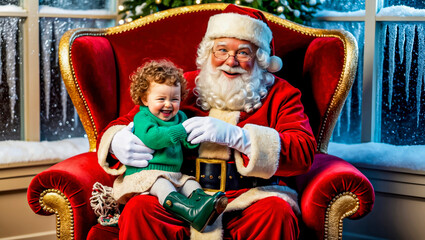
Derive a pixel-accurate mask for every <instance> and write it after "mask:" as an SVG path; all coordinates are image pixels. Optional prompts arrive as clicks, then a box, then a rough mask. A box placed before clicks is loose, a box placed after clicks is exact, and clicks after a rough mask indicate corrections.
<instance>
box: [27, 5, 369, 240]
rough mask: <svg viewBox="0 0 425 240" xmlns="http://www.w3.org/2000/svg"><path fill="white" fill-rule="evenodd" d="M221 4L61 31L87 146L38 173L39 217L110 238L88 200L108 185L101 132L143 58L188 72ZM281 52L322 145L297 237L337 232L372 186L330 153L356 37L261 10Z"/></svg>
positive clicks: (65, 230)
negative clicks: (100, 159) (100, 154)
mask: <svg viewBox="0 0 425 240" xmlns="http://www.w3.org/2000/svg"><path fill="white" fill-rule="evenodd" d="M225 7H226V4H206V5H197V6H190V7H184V8H176V9H171V10H167V11H163V12H159V13H155V14H153V15H150V16H147V17H144V18H141V19H138V20H136V21H133V22H131V23H129V24H125V25H121V26H118V27H112V28H107V29H74V30H71V31H68V32H67V33H66V34H65V35H64V36H63V37H62V39H61V42H60V50H59V60H60V66H61V72H62V76H63V79H64V81H65V84H66V87H67V90H68V93H69V95H70V96H71V99H72V101H73V103H74V105H75V107H76V109H77V111H78V114H79V116H80V119H81V121H82V123H83V126H84V128H85V130H86V133H87V136H88V139H89V143H90V152H87V153H83V154H80V155H78V156H74V157H72V158H69V159H66V160H64V161H63V162H60V163H58V164H56V165H54V166H52V167H51V168H49V169H47V170H45V171H44V172H42V173H40V174H38V175H37V176H36V177H35V178H34V179H33V181H32V182H31V184H30V186H29V188H28V202H29V205H30V206H31V208H32V209H33V211H34V212H35V213H37V214H41V215H51V214H53V213H54V214H56V217H57V237H58V238H60V239H86V238H89V239H97V238H99V239H100V238H102V239H114V238H118V228H117V227H102V226H101V225H100V224H97V222H96V216H95V214H94V213H93V211H92V209H91V207H90V200H89V198H90V196H91V191H92V186H93V184H94V183H95V182H100V183H102V184H104V185H107V186H112V183H113V180H114V179H113V178H112V177H111V176H109V175H108V174H106V173H105V172H104V171H103V170H102V169H101V167H100V166H99V165H98V163H97V156H96V153H95V150H96V141H97V137H98V134H99V132H100V131H101V130H102V129H103V128H104V127H105V126H106V125H107V124H108V123H109V122H110V121H111V120H114V119H116V118H117V117H118V116H121V115H123V114H126V113H127V112H128V111H129V110H130V109H131V108H132V107H133V104H132V102H131V99H130V97H129V94H128V89H129V78H128V76H129V74H130V73H131V72H132V71H133V70H134V69H135V68H137V66H139V65H140V64H141V63H143V62H144V61H146V60H147V59H149V58H160V57H166V58H168V59H170V60H172V61H174V62H175V63H177V64H178V66H180V67H182V68H183V69H184V71H192V70H195V69H196V66H195V57H196V49H197V45H198V44H199V42H200V41H201V39H202V36H203V34H204V33H205V29H206V26H207V21H208V18H209V17H210V16H211V15H213V14H216V13H219V12H220V11H222V10H223V9H224V8H225ZM265 16H266V17H267V18H268V20H269V22H270V28H271V29H272V31H273V34H274V41H275V50H276V55H278V56H280V57H281V58H282V59H283V66H284V67H283V69H282V70H281V71H280V72H278V73H277V75H278V76H280V77H283V78H284V79H286V80H288V81H289V82H290V83H291V84H292V85H294V86H295V87H297V88H299V89H300V90H301V91H302V93H303V99H302V101H303V103H304V106H305V108H306V112H307V114H308V116H309V118H310V123H311V126H312V128H313V131H314V133H315V136H316V140H317V143H318V148H317V153H316V156H315V159H314V162H313V165H312V167H311V170H310V171H309V172H308V173H307V174H305V175H301V176H298V177H296V178H295V179H294V180H295V182H296V186H297V191H298V192H299V196H300V206H301V211H302V221H301V222H302V223H303V224H302V226H304V225H305V229H304V228H303V231H304V232H302V234H301V235H302V236H309V238H310V239H311V237H312V235H309V234H307V233H305V232H310V233H313V236H315V237H317V238H318V239H341V238H342V223H343V219H344V218H346V217H349V218H352V219H356V218H360V217H363V216H365V215H366V214H368V213H369V212H370V211H371V210H372V206H373V203H374V191H373V187H372V185H371V184H370V182H369V181H368V179H367V178H366V177H365V176H364V175H363V174H362V173H360V172H359V171H358V170H357V169H356V168H355V167H353V166H352V165H351V164H349V163H347V162H346V161H344V160H342V159H340V158H338V157H335V156H332V155H329V154H327V153H326V152H327V146H328V143H329V139H330V137H331V134H332V131H333V128H334V125H335V122H336V120H337V118H338V115H339V113H340V111H341V108H342V106H343V104H344V101H345V98H346V97H347V94H348V92H349V90H350V88H351V85H352V82H353V80H354V76H355V72H356V66H357V45H356V42H355V40H354V39H353V37H352V36H351V34H349V33H347V32H344V31H339V30H322V29H314V28H308V27H304V26H301V25H298V24H294V23H292V22H289V21H287V20H284V19H281V18H278V17H276V16H273V15H271V14H268V13H265Z"/></svg>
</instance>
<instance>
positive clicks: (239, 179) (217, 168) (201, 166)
mask: <svg viewBox="0 0 425 240" xmlns="http://www.w3.org/2000/svg"><path fill="white" fill-rule="evenodd" d="M196 180H197V181H198V182H199V183H200V184H201V186H202V187H203V188H204V190H207V191H222V192H225V191H228V190H238V189H243V188H254V187H260V186H268V185H277V184H279V178H278V177H271V178H270V179H263V178H257V177H245V176H242V175H240V174H239V172H238V171H237V169H236V164H235V163H229V162H227V161H225V160H220V159H205V158H197V159H196Z"/></svg>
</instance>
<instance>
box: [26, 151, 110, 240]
mask: <svg viewBox="0 0 425 240" xmlns="http://www.w3.org/2000/svg"><path fill="white" fill-rule="evenodd" d="M95 182H100V183H102V184H104V185H106V186H112V184H113V178H112V177H111V176H109V175H108V174H106V173H105V171H103V169H101V167H100V166H99V164H98V163H97V156H96V153H93V152H90V153H83V154H80V155H77V156H75V157H72V158H69V159H67V160H64V161H63V162H60V163H58V164H56V165H54V166H52V167H50V168H49V169H47V170H45V171H43V172H41V173H39V174H37V175H36V176H35V177H34V179H33V180H32V181H31V183H30V185H29V187H28V192H27V198H28V203H29V205H30V207H31V209H32V210H33V211H34V212H35V213H37V214H41V215H51V214H52V213H48V212H45V211H44V210H43V208H42V207H41V206H40V202H39V198H40V194H41V193H42V192H43V191H44V190H45V189H58V190H60V191H61V192H62V193H63V194H65V196H66V197H67V198H68V200H69V202H70V203H71V206H72V211H73V213H74V234H75V239H85V238H86V235H87V233H88V232H89V230H90V228H91V227H92V226H93V225H94V224H95V223H96V216H95V214H94V212H93V210H92V209H91V207H90V197H91V195H92V193H91V192H92V191H91V190H92V186H93V184H94V183H95Z"/></svg>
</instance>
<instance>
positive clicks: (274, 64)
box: [267, 56, 283, 73]
mask: <svg viewBox="0 0 425 240" xmlns="http://www.w3.org/2000/svg"><path fill="white" fill-rule="evenodd" d="M282 66H283V63H282V59H280V57H278V56H271V57H270V64H269V66H268V67H267V71H269V72H271V73H275V72H278V71H280V69H282Z"/></svg>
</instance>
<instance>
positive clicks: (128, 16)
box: [119, 0, 324, 24]
mask: <svg viewBox="0 0 425 240" xmlns="http://www.w3.org/2000/svg"><path fill="white" fill-rule="evenodd" d="M323 2H324V0H127V1H124V2H123V4H122V5H121V6H120V7H119V14H122V20H121V21H120V23H121V24H122V23H124V22H131V21H133V20H135V19H137V18H140V17H143V16H146V15H149V14H152V13H155V12H158V11H163V10H166V9H170V8H176V7H183V6H190V5H195V4H204V3H233V4H236V5H241V6H247V7H251V8H256V9H259V10H262V11H265V12H269V13H272V14H275V15H277V16H279V17H281V18H286V19H288V20H291V21H293V22H296V23H301V24H302V23H305V22H306V21H309V20H310V19H312V18H313V15H314V14H315V13H316V12H317V10H319V9H320V5H321V4H322V3H323Z"/></svg>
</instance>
